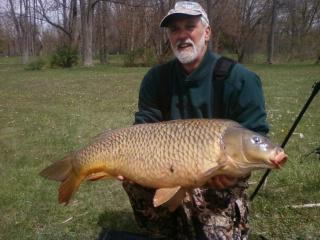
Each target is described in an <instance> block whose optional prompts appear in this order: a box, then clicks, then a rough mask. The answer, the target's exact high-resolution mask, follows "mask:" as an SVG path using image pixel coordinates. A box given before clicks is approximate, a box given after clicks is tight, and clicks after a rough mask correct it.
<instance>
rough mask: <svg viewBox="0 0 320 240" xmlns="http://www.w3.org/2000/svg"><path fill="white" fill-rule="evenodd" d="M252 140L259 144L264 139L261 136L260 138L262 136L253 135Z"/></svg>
mask: <svg viewBox="0 0 320 240" xmlns="http://www.w3.org/2000/svg"><path fill="white" fill-rule="evenodd" d="M251 142H252V143H254V144H258V143H261V142H262V141H261V138H260V137H258V136H253V137H252V138H251Z"/></svg>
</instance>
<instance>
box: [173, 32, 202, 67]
mask: <svg viewBox="0 0 320 240" xmlns="http://www.w3.org/2000/svg"><path fill="white" fill-rule="evenodd" d="M183 43H189V44H192V49H183V50H178V46H179V45H180V44H183ZM205 44H206V40H205V32H204V33H203V35H202V37H201V39H200V41H199V43H198V44H197V45H196V44H195V43H194V42H193V41H192V40H191V39H190V38H188V39H187V40H185V41H178V42H177V43H176V45H175V46H172V44H171V49H172V51H173V53H174V55H175V56H176V58H178V60H179V61H180V62H181V63H182V64H188V63H191V62H193V61H194V60H195V59H196V58H197V57H198V56H199V55H200V53H201V51H202V50H203V48H204V47H205Z"/></svg>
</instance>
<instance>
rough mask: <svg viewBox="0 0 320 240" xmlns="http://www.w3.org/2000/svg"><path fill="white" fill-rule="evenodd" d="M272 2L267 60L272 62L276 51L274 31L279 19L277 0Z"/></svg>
mask: <svg viewBox="0 0 320 240" xmlns="http://www.w3.org/2000/svg"><path fill="white" fill-rule="evenodd" d="M270 2H271V21H270V32H269V34H268V46H267V62H268V63H269V64H272V61H273V52H274V33H275V29H276V19H277V5H278V1H277V0H270Z"/></svg>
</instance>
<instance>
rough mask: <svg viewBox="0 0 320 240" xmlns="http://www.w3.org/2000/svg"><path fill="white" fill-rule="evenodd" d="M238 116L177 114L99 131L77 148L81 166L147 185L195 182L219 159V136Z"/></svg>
mask: <svg viewBox="0 0 320 240" xmlns="http://www.w3.org/2000/svg"><path fill="white" fill-rule="evenodd" d="M230 125H235V123H234V122H228V121H227V122H226V121H220V120H205V119H203V120H199V119H197V120H176V121H169V122H165V123H154V124H140V125H135V126H132V127H128V128H122V129H117V130H114V131H109V132H106V133H104V134H102V135H100V136H99V137H98V138H97V140H96V141H95V142H94V143H93V144H91V145H89V146H88V147H86V148H84V149H83V150H81V151H79V152H78V153H77V158H76V159H77V161H79V162H78V163H74V164H73V165H77V164H79V166H77V167H78V169H84V170H83V171H87V170H88V169H89V168H90V169H97V168H100V169H101V166H103V168H104V169H105V170H106V171H107V172H108V173H109V174H111V175H113V176H117V175H122V176H124V177H126V178H128V179H130V180H132V181H134V182H136V183H139V184H141V185H145V186H148V187H156V188H159V187H174V186H177V185H181V186H197V185H201V184H203V183H201V182H199V181H200V180H201V179H200V177H201V176H202V175H203V174H204V173H205V172H206V171H207V170H209V169H211V168H213V167H216V166H217V165H218V164H219V158H220V139H221V135H222V134H223V132H224V131H225V129H226V128H227V127H228V126H230Z"/></svg>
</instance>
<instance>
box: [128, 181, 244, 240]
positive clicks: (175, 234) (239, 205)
mask: <svg viewBox="0 0 320 240" xmlns="http://www.w3.org/2000/svg"><path fill="white" fill-rule="evenodd" d="M123 187H124V189H125V190H126V192H127V194H128V196H129V200H130V203H131V205H132V208H133V212H134V215H135V218H136V221H137V223H138V225H139V226H140V227H141V228H143V229H144V230H145V231H146V232H147V233H148V234H149V235H151V236H153V237H164V239H177V240H178V239H179V240H180V239H183V240H194V239H197V240H202V239H203V240H204V239H213V240H247V239H248V230H249V228H248V205H247V195H246V191H245V190H246V188H247V182H246V181H240V182H239V183H238V184H237V186H235V187H233V188H230V189H226V190H222V191H218V190H214V189H212V188H197V189H194V190H193V192H192V195H187V197H186V198H185V199H184V201H183V204H182V206H181V207H179V208H178V209H177V210H176V211H174V212H169V210H168V209H167V208H166V207H161V206H160V207H157V208H154V207H153V195H154V192H155V190H154V189H148V188H144V187H142V186H140V185H137V184H130V183H127V182H124V183H123Z"/></svg>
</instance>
